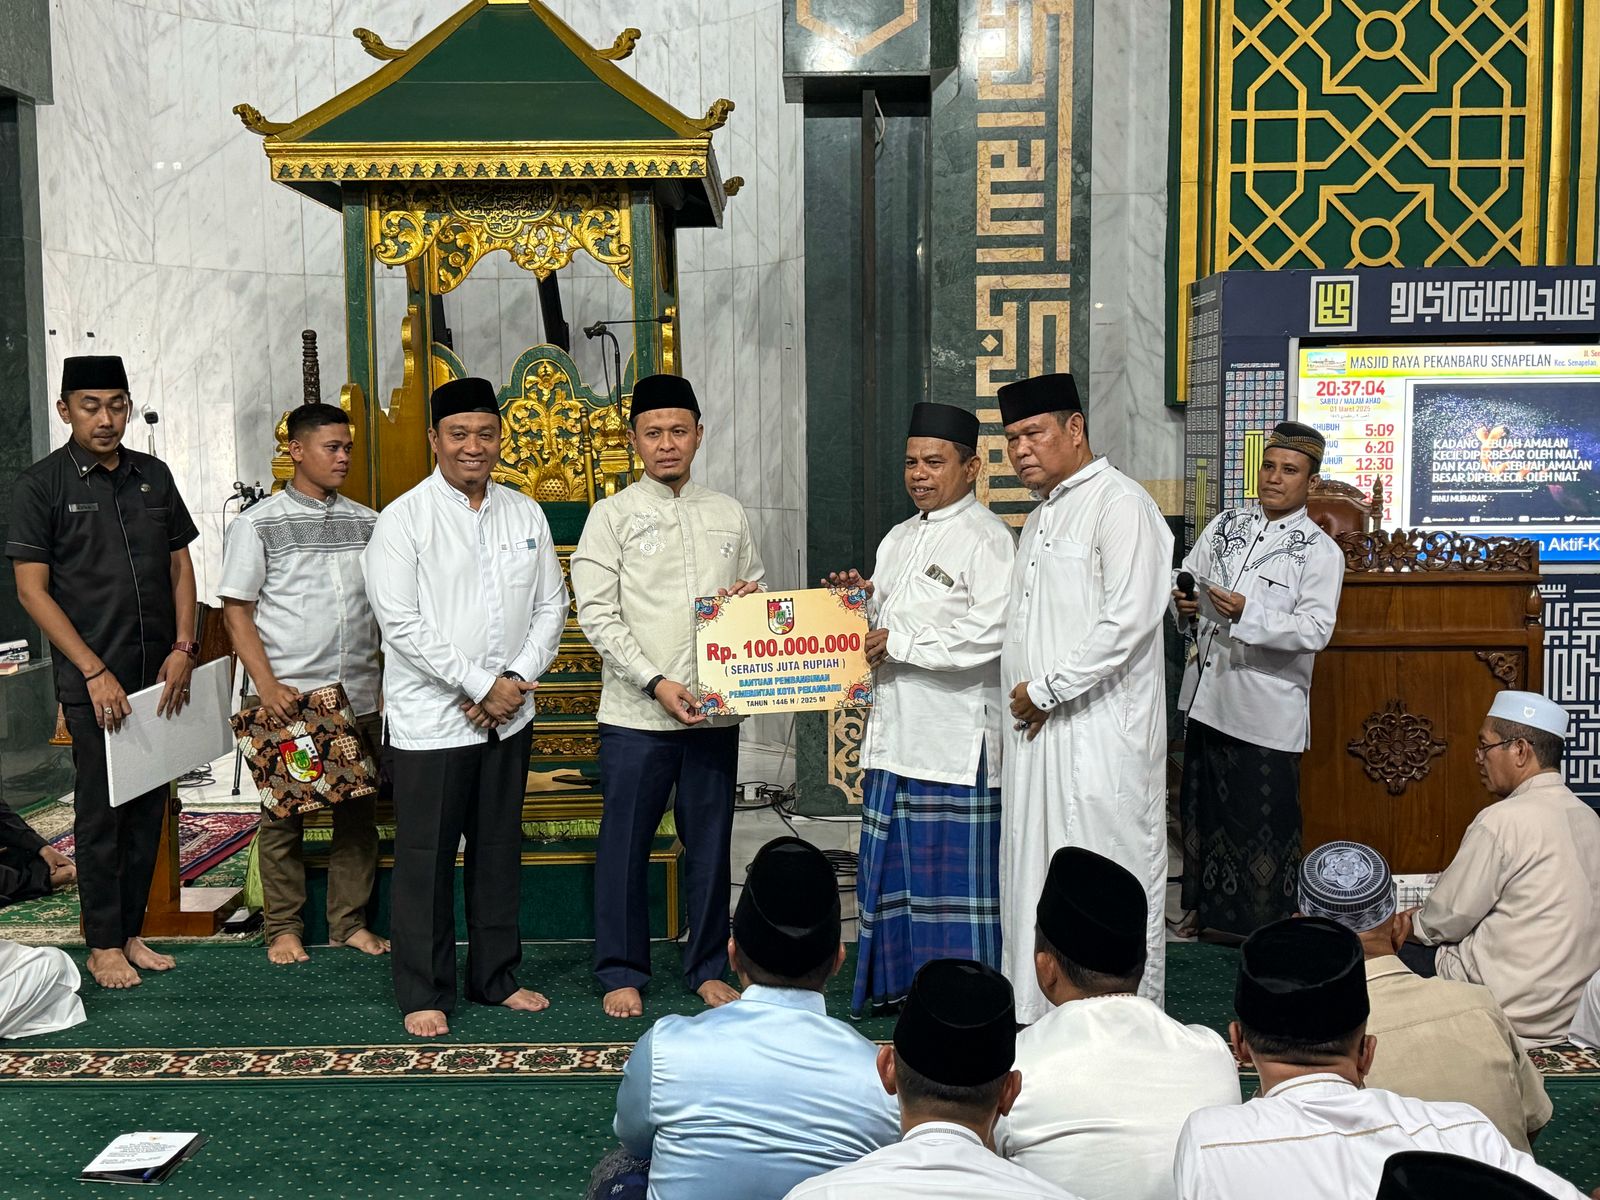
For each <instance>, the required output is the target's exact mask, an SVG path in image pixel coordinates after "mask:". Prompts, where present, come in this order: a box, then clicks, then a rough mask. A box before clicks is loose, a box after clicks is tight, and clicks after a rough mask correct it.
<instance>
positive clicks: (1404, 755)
mask: <svg viewBox="0 0 1600 1200" xmlns="http://www.w3.org/2000/svg"><path fill="white" fill-rule="evenodd" d="M1337 540H1338V542H1339V546H1340V548H1341V549H1342V550H1343V551H1344V554H1345V564H1346V570H1345V577H1344V593H1343V596H1342V597H1341V599H1340V602H1339V616H1338V623H1337V624H1336V625H1335V627H1334V633H1333V640H1332V641H1331V642H1330V643H1329V645H1328V648H1327V649H1325V650H1324V651H1323V652H1322V653H1321V654H1319V655H1318V656H1317V665H1316V673H1315V676H1314V677H1313V680H1312V684H1311V747H1310V749H1308V750H1307V751H1306V754H1305V757H1304V758H1303V759H1302V760H1301V765H1300V805H1301V810H1302V813H1303V828H1304V845H1305V848H1306V849H1307V850H1309V849H1311V848H1312V847H1314V846H1319V845H1321V844H1322V843H1323V842H1327V841H1333V840H1335V839H1340V838H1344V839H1349V840H1352V841H1358V842H1365V843H1367V844H1368V845H1370V846H1372V847H1374V848H1375V849H1377V850H1378V851H1379V852H1381V853H1382V854H1383V855H1384V857H1385V858H1387V859H1388V860H1389V864H1390V866H1391V867H1392V868H1393V869H1394V870H1395V871H1400V872H1421V871H1437V870H1440V869H1441V868H1443V867H1444V866H1445V865H1446V864H1448V863H1449V861H1450V858H1451V857H1452V855H1454V853H1455V850H1456V847H1457V846H1458V845H1459V844H1460V841H1461V835H1462V833H1464V832H1465V831H1466V827H1467V825H1468V824H1469V823H1470V822H1471V821H1472V818H1473V816H1474V815H1475V814H1476V813H1477V812H1478V810H1479V809H1481V808H1483V807H1484V806H1485V805H1487V804H1489V803H1490V802H1491V801H1492V800H1493V799H1494V797H1492V796H1490V795H1489V793H1488V792H1487V791H1485V789H1484V787H1483V784H1482V782H1481V781H1480V780H1479V777H1478V767H1477V762H1476V760H1475V759H1474V757H1473V750H1474V747H1475V745H1476V739H1477V734H1478V728H1479V726H1480V725H1481V724H1482V722H1483V718H1484V715H1485V714H1486V713H1487V712H1488V711H1489V706H1490V704H1492V703H1493V702H1494V697H1495V695H1496V693H1498V692H1500V691H1501V690H1503V689H1506V688H1516V689H1525V690H1530V691H1538V690H1540V689H1541V687H1542V686H1543V682H1544V664H1543V649H1544V626H1543V625H1542V624H1541V623H1540V616H1541V611H1542V602H1541V600H1540V597H1539V590H1538V584H1539V547H1538V544H1537V543H1535V542H1530V541H1526V540H1523V539H1520V538H1475V537H1468V536H1463V535H1459V534H1452V533H1423V532H1419V531H1416V530H1411V531H1409V532H1402V531H1394V532H1388V533H1385V532H1382V531H1379V532H1375V533H1346V534H1343V535H1341V536H1340V537H1339V538H1338V539H1337Z"/></svg>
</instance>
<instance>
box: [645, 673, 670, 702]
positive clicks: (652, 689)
mask: <svg viewBox="0 0 1600 1200" xmlns="http://www.w3.org/2000/svg"><path fill="white" fill-rule="evenodd" d="M665 678H666V676H665V675H657V676H656V677H655V678H654V679H652V680H651V681H650V682H649V683H647V684H645V685H644V687H642V688H640V689H639V690H640V691H642V692H643V693H644V694H645V695H646V696H649V697H650V699H652V700H654V699H655V698H656V685H657V684H659V683H660V682H661V681H662V680H663V679H665Z"/></svg>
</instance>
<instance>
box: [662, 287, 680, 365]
mask: <svg viewBox="0 0 1600 1200" xmlns="http://www.w3.org/2000/svg"><path fill="white" fill-rule="evenodd" d="M661 311H662V313H663V315H665V317H666V318H667V319H666V321H665V322H664V323H663V324H662V326H661V369H662V370H663V371H665V372H666V373H667V374H668V375H676V374H677V373H678V306H677V305H676V304H669V305H667V307H666V308H664V309H662V310H661Z"/></svg>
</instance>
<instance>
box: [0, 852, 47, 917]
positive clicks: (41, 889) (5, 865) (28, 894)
mask: <svg viewBox="0 0 1600 1200" xmlns="http://www.w3.org/2000/svg"><path fill="white" fill-rule="evenodd" d="M49 894H50V868H49V867H47V866H45V862H44V859H42V858H40V857H39V852H38V851H37V850H29V849H27V848H25V847H23V846H0V908H3V907H5V906H6V905H7V904H21V903H22V902H23V901H24V900H32V899H34V898H35V897H38V896H48V895H49Z"/></svg>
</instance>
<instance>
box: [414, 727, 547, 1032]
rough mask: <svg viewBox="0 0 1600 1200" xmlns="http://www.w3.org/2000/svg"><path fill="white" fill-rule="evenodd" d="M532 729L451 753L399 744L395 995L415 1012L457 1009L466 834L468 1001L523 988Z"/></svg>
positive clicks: (495, 999) (490, 1000) (491, 1000)
mask: <svg viewBox="0 0 1600 1200" xmlns="http://www.w3.org/2000/svg"><path fill="white" fill-rule="evenodd" d="M532 744H533V725H532V723H531V722H530V723H529V724H528V725H527V726H526V727H525V728H524V729H522V730H521V732H519V733H515V734H512V735H511V736H510V737H508V738H506V739H505V740H504V741H499V740H495V741H490V742H486V743H484V744H482V745H476V746H456V747H452V748H450V749H448V750H401V749H399V748H398V747H391V748H390V750H389V756H390V757H389V766H390V772H391V775H392V776H393V778H394V817H395V833H394V878H393V880H392V884H393V915H392V916H391V918H390V922H389V937H390V940H391V942H392V943H393V951H392V953H391V956H390V957H391V958H392V959H393V966H394V996H395V999H396V1000H397V1001H399V1004H400V1011H401V1012H405V1013H414V1012H421V1011H423V1010H425V1009H438V1010H439V1011H441V1012H446V1013H448V1012H452V1011H453V1010H454V1009H455V1003H456V918H455V874H456V871H455V864H456V847H457V846H459V845H460V844H461V838H462V836H463V835H465V836H466V850H465V852H464V854H463V863H462V865H463V874H464V884H465V888H464V890H465V892H466V902H467V999H468V1000H471V1001H473V1002H474V1003H477V1004H499V1003H500V1002H501V1001H502V1000H504V999H505V998H506V997H507V996H509V995H511V993H512V992H514V991H516V990H517V979H516V971H517V967H518V966H519V965H520V964H521V962H522V936H521V932H520V930H519V929H518V926H517V908H518V903H519V901H520V899H521V887H520V883H521V880H520V875H521V870H522V797H523V794H524V793H525V792H526V791H527V781H528V751H529V749H530V747H531V746H532Z"/></svg>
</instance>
